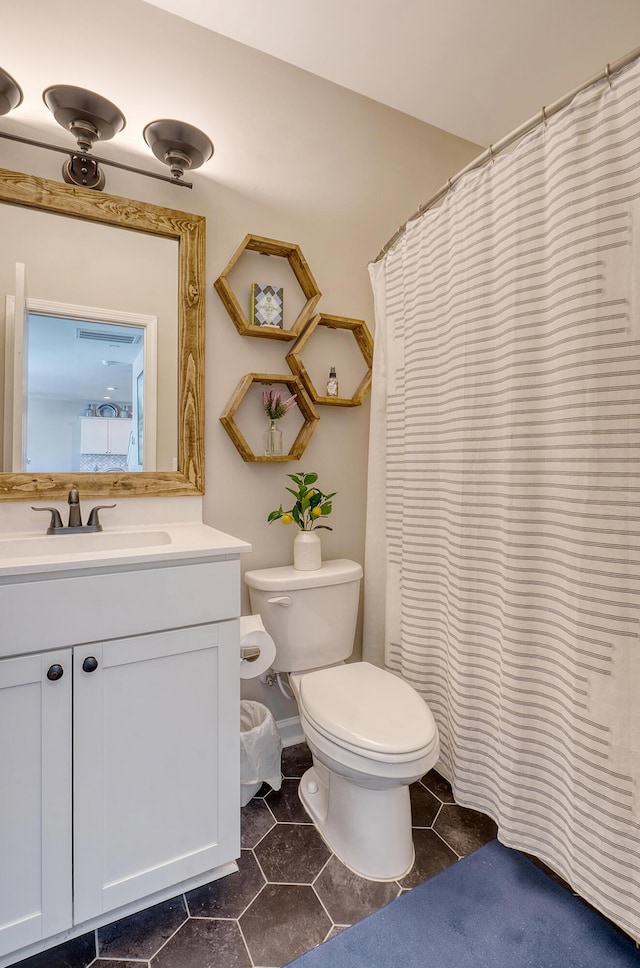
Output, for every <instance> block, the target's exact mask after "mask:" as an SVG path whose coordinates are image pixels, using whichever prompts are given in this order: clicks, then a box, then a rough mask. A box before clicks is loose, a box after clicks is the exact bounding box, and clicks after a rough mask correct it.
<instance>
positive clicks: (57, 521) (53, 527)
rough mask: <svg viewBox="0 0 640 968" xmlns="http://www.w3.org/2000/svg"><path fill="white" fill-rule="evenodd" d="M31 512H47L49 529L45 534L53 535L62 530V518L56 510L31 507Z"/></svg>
mask: <svg viewBox="0 0 640 968" xmlns="http://www.w3.org/2000/svg"><path fill="white" fill-rule="evenodd" d="M31 510H32V511H49V513H50V514H51V521H50V522H49V527H48V528H47V534H55V533H56V532H57V531H58V530H62V528H63V524H62V518H61V517H60V512H59V511H58V509H57V508H34V507H33V505H31Z"/></svg>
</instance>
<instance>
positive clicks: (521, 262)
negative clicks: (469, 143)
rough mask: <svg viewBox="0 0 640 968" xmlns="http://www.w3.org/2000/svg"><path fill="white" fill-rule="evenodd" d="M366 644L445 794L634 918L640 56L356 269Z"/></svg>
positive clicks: (639, 562)
mask: <svg viewBox="0 0 640 968" xmlns="http://www.w3.org/2000/svg"><path fill="white" fill-rule="evenodd" d="M370 271H371V278H372V285H373V289H374V295H375V305H376V348H375V355H374V375H373V396H372V416H371V421H372V424H371V438H370V467H369V497H368V517H367V536H368V547H367V555H366V569H365V574H366V584H365V636H364V639H365V643H366V646H365V656H364V657H365V659H369V661H373V662H377V663H383V664H385V665H386V666H387V667H388V668H390V669H391V670H393V671H396V672H397V673H399V674H401V675H402V676H403V677H404V678H405V679H406V680H408V681H409V682H410V683H411V684H412V685H413V686H415V688H416V689H418V690H419V692H420V693H421V695H422V696H423V697H424V698H425V700H426V701H427V703H428V704H429V705H430V707H431V709H432V711H433V713H434V716H435V718H436V721H437V723H438V727H439V731H440V739H441V747H442V752H441V763H440V768H441V770H442V772H443V773H445V775H446V776H447V777H448V778H449V779H450V780H451V782H452V784H453V787H454V791H455V795H456V799H457V801H458V802H459V803H461V804H463V805H466V806H469V807H473V808H475V809H478V810H481V811H484V812H485V813H487V814H489V815H490V816H491V817H493V818H494V819H495V820H496V822H497V823H498V828H499V838H500V840H501V841H502V842H503V843H504V844H506V845H507V846H512V847H517V848H519V849H522V850H525V851H528V852H531V853H534V854H536V855H537V856H538V857H540V858H542V859H543V860H544V861H546V862H547V863H548V864H549V865H550V866H551V867H552V868H553V869H554V870H556V871H557V872H558V873H559V874H561V875H562V876H563V877H564V878H565V879H566V880H567V881H569V882H570V884H571V885H572V886H573V887H574V889H575V890H576V891H577V892H578V893H579V894H581V895H582V896H583V897H584V898H586V899H587V900H588V901H589V902H591V903H592V904H593V905H594V906H596V907H597V908H598V909H599V910H601V911H602V912H603V913H605V914H606V915H608V916H609V917H610V918H611V919H613V920H614V921H616V922H617V923H618V924H619V925H620V926H621V927H623V928H624V929H625V930H626V931H627V932H628V933H629V934H631V935H632V936H633V937H634V938H636V939H638V938H640V789H639V785H640V646H639V642H638V631H639V630H638V618H639V616H640V611H639V604H640V67H639V64H638V62H635V63H634V64H632V65H631V67H629V68H628V69H626V70H625V71H623V72H621V73H620V74H618V75H615V76H613V77H611V78H610V80H609V81H607V80H605V81H603V82H601V83H598V84H596V85H593V86H592V87H590V88H589V89H588V90H586V91H584V92H583V93H581V94H580V95H578V96H577V97H576V98H575V99H574V100H573V101H572V102H571V104H570V105H569V106H568V107H566V108H565V109H563V110H562V111H560V112H559V113H558V114H556V115H554V116H553V117H552V118H550V119H547V121H546V123H545V124H541V125H540V126H539V127H538V128H536V129H535V130H534V131H533V132H532V133H530V134H529V135H528V136H526V137H525V138H524V139H523V140H522V141H520V142H519V144H518V145H517V146H516V147H515V148H514V149H513V150H512V151H511V152H510V153H509V154H507V153H504V154H501V155H497V156H496V157H495V158H494V159H493V161H492V162H490V163H489V164H487V165H486V166H484V167H483V168H482V169H478V170H476V171H473V172H471V173H469V174H467V175H465V176H463V177H462V178H461V179H460V181H459V182H458V183H457V184H456V185H455V186H454V188H453V190H452V191H450V192H449V194H448V195H447V197H446V199H445V201H444V202H443V203H442V205H441V206H440V207H439V208H437V209H433V210H430V211H428V212H427V213H426V214H425V215H423V216H422V217H421V218H419V219H418V220H416V221H414V222H412V223H410V225H409V228H408V229H407V231H406V233H405V234H404V236H403V237H402V238H401V240H400V242H399V243H398V244H397V246H396V248H394V249H393V250H392V251H391V252H389V253H388V254H387V255H386V256H385V258H384V259H383V260H382V261H381V262H379V263H377V264H374V265H372V266H371V267H370Z"/></svg>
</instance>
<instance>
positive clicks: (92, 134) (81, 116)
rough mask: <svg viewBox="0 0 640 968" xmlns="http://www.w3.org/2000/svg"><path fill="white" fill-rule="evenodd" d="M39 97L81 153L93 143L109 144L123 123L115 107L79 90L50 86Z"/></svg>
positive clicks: (123, 119) (109, 102) (79, 88)
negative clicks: (103, 142) (72, 137)
mask: <svg viewBox="0 0 640 968" xmlns="http://www.w3.org/2000/svg"><path fill="white" fill-rule="evenodd" d="M42 97H43V100H44V103H45V104H46V105H47V107H48V108H49V110H50V111H51V113H52V114H53V116H54V118H55V119H56V121H57V122H58V124H60V125H62V127H63V128H66V129H67V130H68V131H70V132H71V134H72V135H73V136H74V138H75V139H76V140H77V142H78V147H79V148H81V149H82V151H90V150H91V147H92V146H93V144H94V143H95V142H96V141H109V139H110V138H113V136H114V135H116V134H117V133H118V132H119V131H122V129H123V128H124V126H125V124H126V121H125V118H124V114H123V113H122V111H120V109H119V108H117V107H116V106H115V104H112V103H111V101H108V100H107V99H106V98H105V97H102V96H101V95H100V94H94V92H93V91H85V89H84V88H82V87H73V86H72V85H71V84H54V85H52V86H51V87H48V88H47V89H46V90H45V91H43V92H42Z"/></svg>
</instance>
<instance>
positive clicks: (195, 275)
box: [0, 169, 205, 501]
mask: <svg viewBox="0 0 640 968" xmlns="http://www.w3.org/2000/svg"><path fill="white" fill-rule="evenodd" d="M0 203H1V204H7V205H12V206H18V207H20V208H25V209H28V210H30V211H31V212H32V213H43V212H44V213H49V214H56V215H58V216H64V220H65V222H67V223H68V220H71V219H75V220H81V221H82V223H83V226H84V223H92V224H93V226H94V227H96V226H98V227H99V226H102V227H109V228H110V229H111V235H112V236H113V230H118V231H119V232H123V231H124V232H126V233H127V237H128V234H129V233H137V234H138V235H144V236H151V237H153V240H154V241H155V240H173V242H174V244H177V260H176V274H177V278H178V284H177V303H178V312H177V316H178V322H177V338H176V337H175V334H174V335H173V337H172V340H173V342H174V343H175V344H176V345H175V347H174V351H175V358H174V361H173V365H174V367H175V370H176V371H177V400H176V399H175V397H174V398H171V397H169V399H170V401H171V402H170V407H171V410H172V414H170V415H169V417H168V422H169V423H172V424H173V427H175V426H176V425H177V428H178V429H177V451H178V453H177V464H178V468H177V470H172V469H168V468H166V467H164V468H163V467H161V466H160V465H158V467H159V469H156V470H153V471H146V470H143V471H137V472H120V471H113V472H112V471H109V472H105V473H102V472H99V473H96V472H83V471H79V472H73V471H70V472H67V471H63V472H60V473H55V472H39V473H28V472H20V473H14V472H5V473H0V500H5V501H7V500H11V501H16V500H25V501H26V500H29V501H31V500H38V501H40V500H43V499H45V498H47V499H49V500H64V499H66V497H67V494H68V492H69V490H70V488H71V487H77V488H79V490H80V492H81V494H82V495H88V496H91V495H94V496H108V497H117V496H121V497H144V496H149V497H168V496H172V495H173V496H182V495H193V494H202V493H203V491H204V453H203V451H204V313H205V290H204V248H205V219H204V218H203V217H202V216H198V215H191V214H188V213H185V212H179V211H175V210H173V209H166V208H161V207H159V206H154V205H148V204H145V203H142V202H136V201H131V200H129V199H125V198H118V197H116V196H112V195H105V194H103V193H96V192H93V191H90V190H88V189H82V188H76V187H74V186H68V185H65V184H62V183H58V182H53V181H49V180H46V179H42V178H36V177H33V176H30V175H24V174H21V173H18V172H11V171H7V170H4V169H0ZM72 224H73V223H72ZM76 227H77V228H79V227H80V226H79V225H78V226H76ZM122 238H123V239H124V238H125V236H122ZM110 244H111V245H112V244H113V242H112V241H111V240H109V241H106V242H105V243H104V249H103V251H107V247H108V245H110ZM95 261H96V264H97V267H98V271H99V270H100V266H101V261H100V247H99V248H98V250H97V253H96V256H95ZM72 270H73V253H70V270H69V271H72ZM1 311H2V310H0V312H1ZM165 335H166V334H165ZM162 339H163V333H162V320H161V318H159V321H158V342H159V344H160V343H161V341H162ZM163 400H164V401H165V404H166V394H164V393H163V387H162V386H161V385H160V381H159V384H158V411H159V424H158V434H159V438H160V436H161V424H160V409H161V406H162V402H163ZM87 402H89V401H87Z"/></svg>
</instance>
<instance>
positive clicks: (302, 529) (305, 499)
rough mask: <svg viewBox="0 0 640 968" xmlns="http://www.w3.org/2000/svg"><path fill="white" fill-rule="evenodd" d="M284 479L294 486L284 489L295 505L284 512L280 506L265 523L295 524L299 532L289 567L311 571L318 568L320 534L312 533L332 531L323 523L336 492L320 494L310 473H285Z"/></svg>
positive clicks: (319, 565)
mask: <svg viewBox="0 0 640 968" xmlns="http://www.w3.org/2000/svg"><path fill="white" fill-rule="evenodd" d="M287 477H289V478H290V479H291V480H292V481H293V483H294V484H295V485H296V487H295V489H294V488H293V487H287V490H288V491H289V493H290V494H293V496H294V498H295V503H294V505H293V507H292V508H290V509H289V510H288V511H285V510H284V508H283V507H282V505H280V507H279V508H278V509H277V510H276V511H271V513H270V514H269V516H268V518H267V521H268V522H269V524H272V523H273V521H282V523H283V524H292V523H293V522H295V523H296V524H297V525H298V529H299V530H298V533H297V535H296V537H295V540H294V542H293V567H294V568H297V569H298V570H299V571H314V570H315V569H316V568H321V567H322V549H321V546H320V535H318V534H316V533H315V532H316V531H319V530H321V529H324V530H325V531H333V528H331V527H330V526H329V525H328V524H324V523H323V522H324V519H325V518H327V516H328V515H329V514H331V511H332V508H333V505H332V501H331V499H332V498H333V497H335V495H336V494H337V491H332V492H331V493H330V494H324V493H323V492H322V491H321V490H320V488H319V487H316V486H315V484H316V481H317V480H318V475H317V474H314V473H312V474H302V473H301V474H287Z"/></svg>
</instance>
